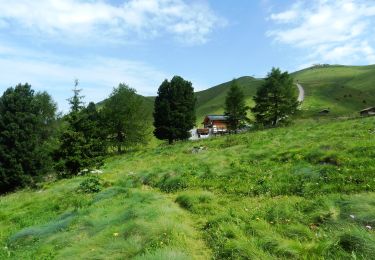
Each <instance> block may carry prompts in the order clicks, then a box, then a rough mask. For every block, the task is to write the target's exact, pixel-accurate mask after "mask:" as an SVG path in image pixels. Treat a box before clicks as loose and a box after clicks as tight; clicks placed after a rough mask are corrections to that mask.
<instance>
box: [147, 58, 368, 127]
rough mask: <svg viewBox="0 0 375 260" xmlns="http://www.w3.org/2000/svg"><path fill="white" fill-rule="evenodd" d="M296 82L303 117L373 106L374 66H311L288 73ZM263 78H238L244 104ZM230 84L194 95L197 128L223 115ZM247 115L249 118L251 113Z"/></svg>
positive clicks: (353, 111)
mask: <svg viewBox="0 0 375 260" xmlns="http://www.w3.org/2000/svg"><path fill="white" fill-rule="evenodd" d="M291 75H292V76H293V78H294V80H295V82H297V81H298V82H299V83H301V85H302V86H303V88H304V90H305V100H304V102H303V105H302V109H303V113H302V115H300V116H301V117H302V118H309V117H315V116H319V113H318V112H319V111H321V110H323V109H326V108H329V109H330V113H329V114H328V115H327V116H328V117H337V116H347V115H353V114H357V113H358V111H359V110H361V109H363V108H366V107H369V106H375V65H371V66H340V65H335V66H333V65H325V66H314V67H311V68H307V69H304V70H301V71H297V72H294V73H291ZM263 82H264V79H255V78H253V77H249V76H244V77H241V78H238V79H237V83H238V85H239V86H240V87H241V88H242V90H243V91H244V93H245V96H246V102H247V105H249V106H250V107H252V106H253V105H254V103H253V100H252V97H253V96H254V95H255V93H256V90H257V88H258V87H260V86H261V85H262V83H263ZM230 84H231V81H228V82H225V83H222V84H220V85H217V86H214V87H212V88H209V89H206V90H203V91H198V92H196V97H197V105H196V116H197V121H196V123H197V126H198V127H200V126H201V123H202V122H203V118H204V116H205V115H208V114H222V113H223V112H224V103H225V97H226V94H227V92H228V90H229V88H230ZM154 100H155V97H144V102H145V103H144V105H145V109H146V110H147V111H148V113H150V115H151V114H152V111H153V106H154ZM249 115H250V116H251V114H250V112H249Z"/></svg>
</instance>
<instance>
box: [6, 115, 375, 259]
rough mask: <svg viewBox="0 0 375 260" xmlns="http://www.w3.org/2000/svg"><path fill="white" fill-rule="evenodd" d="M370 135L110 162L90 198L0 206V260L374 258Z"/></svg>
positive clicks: (58, 189) (57, 189)
mask: <svg viewBox="0 0 375 260" xmlns="http://www.w3.org/2000/svg"><path fill="white" fill-rule="evenodd" d="M374 138H375V117H372V118H365V119H357V120H347V121H341V122H330V123H320V124H318V123H309V124H307V123H306V124H304V125H301V124H298V125H296V126H291V127H287V128H279V129H270V130H266V131H259V132H252V133H246V134H240V135H236V136H226V137H222V138H215V139H211V140H201V141H198V142H182V143H177V144H176V145H173V146H159V147H157V148H155V149H152V150H142V151H138V152H133V153H129V154H126V155H124V156H117V157H113V158H110V159H108V160H107V162H106V164H105V166H104V168H103V171H104V173H103V174H101V178H102V179H103V181H102V186H103V187H102V190H101V191H100V192H98V193H83V192H82V191H80V189H79V186H80V183H82V182H83V181H84V180H86V179H87V178H88V176H81V177H76V178H73V179H70V180H62V181H57V182H52V183H45V184H43V185H41V187H40V188H39V189H37V190H24V191H20V192H16V193H13V194H9V195H7V196H2V197H0V208H1V211H0V259H8V258H10V259H52V258H57V259H130V258H134V259H210V258H217V259H223V258H227V259H276V258H279V259H290V258H295V259H297V258H298V259H301V258H304V259H318V258H320V259H322V258H326V259H352V258H354V259H373V257H374V255H375V233H374V228H375V203H374V201H375V160H374V158H375V143H374ZM196 146H201V147H203V149H200V150H197V149H194V147H196ZM197 151H199V152H197Z"/></svg>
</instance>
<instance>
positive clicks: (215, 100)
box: [196, 77, 263, 126]
mask: <svg viewBox="0 0 375 260" xmlns="http://www.w3.org/2000/svg"><path fill="white" fill-rule="evenodd" d="M262 82H263V80H260V79H255V78H252V77H241V78H238V79H237V84H238V85H239V86H240V88H241V89H242V90H243V92H244V93H245V96H246V100H247V104H248V105H249V106H253V100H252V97H253V96H254V95H255V92H256V90H257V88H258V87H259V86H260V85H261V84H262ZM230 84H231V81H229V82H226V83H223V84H220V85H218V86H215V87H212V88H209V89H206V90H203V91H199V92H196V96H197V123H199V124H200V123H202V122H203V119H204V116H205V115H209V114H222V113H223V112H224V103H225V97H226V95H227V92H228V90H229V88H230ZM200 126H201V125H200Z"/></svg>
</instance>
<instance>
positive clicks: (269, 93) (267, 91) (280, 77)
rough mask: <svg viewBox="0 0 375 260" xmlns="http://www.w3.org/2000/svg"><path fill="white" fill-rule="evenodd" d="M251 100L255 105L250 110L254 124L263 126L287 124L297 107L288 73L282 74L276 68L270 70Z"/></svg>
mask: <svg viewBox="0 0 375 260" xmlns="http://www.w3.org/2000/svg"><path fill="white" fill-rule="evenodd" d="M253 99H254V101H255V104H256V105H255V107H253V108H252V109H251V110H252V112H253V113H254V116H255V119H256V122H257V123H258V124H260V125H263V126H276V125H278V124H280V123H285V122H288V117H289V116H290V115H291V114H293V113H295V112H296V110H297V108H298V105H299V102H298V100H297V91H296V88H295V86H294V85H293V79H292V78H291V76H290V75H289V74H288V72H283V73H282V72H281V71H280V69H278V68H277V69H276V68H272V71H271V72H270V73H269V74H268V75H267V77H266V79H265V83H264V84H263V85H262V86H261V87H260V88H259V89H258V90H257V93H256V96H254V98H253Z"/></svg>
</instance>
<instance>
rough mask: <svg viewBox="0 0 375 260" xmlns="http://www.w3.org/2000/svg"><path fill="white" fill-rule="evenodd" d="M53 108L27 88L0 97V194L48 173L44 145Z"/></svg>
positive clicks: (44, 95)
mask: <svg viewBox="0 0 375 260" xmlns="http://www.w3.org/2000/svg"><path fill="white" fill-rule="evenodd" d="M55 112H56V104H55V103H54V102H53V101H52V99H51V97H50V96H49V95H48V94H47V93H45V92H44V93H37V94H34V91H33V90H32V89H31V86H30V85H29V84H27V83H26V84H24V85H22V84H19V85H17V86H16V87H14V88H13V87H11V88H8V89H7V90H6V91H5V92H4V94H3V95H2V96H1V97H0V193H3V192H7V191H11V190H14V189H15V188H17V187H24V186H26V185H30V184H33V183H35V181H37V180H38V178H39V177H40V176H42V175H43V174H44V173H46V172H47V171H48V168H47V167H48V162H50V159H49V158H50V153H49V150H48V149H46V147H45V144H46V142H48V140H49V138H50V132H49V131H48V128H49V127H51V124H52V123H53V121H54V120H55Z"/></svg>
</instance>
